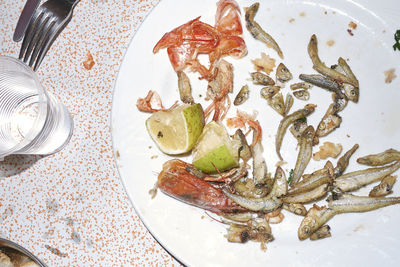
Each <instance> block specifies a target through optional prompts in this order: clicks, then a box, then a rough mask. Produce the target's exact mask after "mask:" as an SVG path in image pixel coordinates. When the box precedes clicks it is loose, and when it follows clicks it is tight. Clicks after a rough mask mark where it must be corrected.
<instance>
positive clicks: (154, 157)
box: [150, 155, 158, 159]
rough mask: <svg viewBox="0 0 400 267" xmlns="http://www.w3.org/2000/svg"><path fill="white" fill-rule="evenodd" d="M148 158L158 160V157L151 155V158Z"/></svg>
mask: <svg viewBox="0 0 400 267" xmlns="http://www.w3.org/2000/svg"><path fill="white" fill-rule="evenodd" d="M150 158H151V159H156V158H158V155H153V156H151V157H150Z"/></svg>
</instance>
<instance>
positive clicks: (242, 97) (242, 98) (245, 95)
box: [233, 84, 250, 106]
mask: <svg viewBox="0 0 400 267" xmlns="http://www.w3.org/2000/svg"><path fill="white" fill-rule="evenodd" d="M249 96H250V90H249V86H248V85H247V84H246V85H244V86H242V88H241V89H240V91H239V93H238V94H237V95H236V97H235V100H234V101H233V104H234V105H235V106H239V105H241V104H243V103H244V102H246V101H247V99H249Z"/></svg>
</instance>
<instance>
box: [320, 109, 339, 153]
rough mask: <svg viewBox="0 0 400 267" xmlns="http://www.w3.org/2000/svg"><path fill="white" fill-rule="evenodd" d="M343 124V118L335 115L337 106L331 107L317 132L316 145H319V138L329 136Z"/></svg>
mask: <svg viewBox="0 0 400 267" xmlns="http://www.w3.org/2000/svg"><path fill="white" fill-rule="evenodd" d="M341 123H342V117H341V116H339V115H338V114H336V113H335V105H334V104H331V105H329V107H328V109H327V110H326V112H325V114H324V116H323V117H322V119H321V121H320V122H319V124H318V126H317V130H316V131H315V136H316V140H315V141H314V145H316V144H318V141H317V140H319V137H323V136H327V135H328V134H330V133H331V132H332V131H333V130H335V129H336V128H338V127H340V124H341Z"/></svg>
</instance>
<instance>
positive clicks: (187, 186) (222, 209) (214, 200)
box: [157, 159, 247, 213]
mask: <svg viewBox="0 0 400 267" xmlns="http://www.w3.org/2000/svg"><path fill="white" fill-rule="evenodd" d="M190 165H191V164H188V163H186V162H183V161H182V160H178V159H172V160H169V161H167V162H165V163H164V165H163V169H162V171H161V172H160V174H159V175H158V182H157V186H158V188H159V189H160V190H161V191H162V192H163V193H165V194H167V195H169V196H171V197H173V198H176V199H178V200H180V201H182V202H185V203H187V204H190V205H193V206H196V207H199V208H202V209H205V210H209V211H212V212H215V213H237V212H244V211H247V209H245V208H242V207H241V206H239V205H238V204H236V203H235V202H233V201H232V200H230V199H229V198H228V197H226V195H225V194H224V193H222V191H221V189H219V188H216V187H214V186H212V185H211V184H209V183H208V182H206V181H204V180H202V179H199V178H197V177H196V176H194V175H193V174H191V173H190V172H188V171H187V168H186V167H187V166H190Z"/></svg>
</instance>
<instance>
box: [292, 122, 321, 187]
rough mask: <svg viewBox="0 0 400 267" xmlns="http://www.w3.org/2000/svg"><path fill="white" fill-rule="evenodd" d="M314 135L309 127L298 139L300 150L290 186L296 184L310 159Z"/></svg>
mask: <svg viewBox="0 0 400 267" xmlns="http://www.w3.org/2000/svg"><path fill="white" fill-rule="evenodd" d="M314 134H315V131H314V127H313V126H311V125H310V126H308V127H307V128H306V129H305V130H304V132H303V133H302V134H301V136H300V138H299V146H300V149H299V153H298V156H297V160H296V164H295V167H294V170H293V176H292V180H291V181H290V185H291V186H293V185H295V184H297V182H298V181H299V180H300V178H301V176H302V175H303V172H304V170H305V169H306V167H307V165H308V163H309V162H310V159H311V157H312V147H313V139H314Z"/></svg>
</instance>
